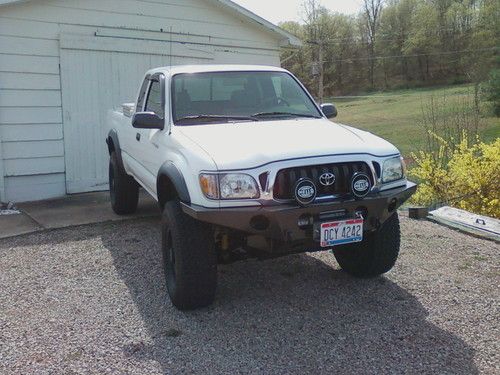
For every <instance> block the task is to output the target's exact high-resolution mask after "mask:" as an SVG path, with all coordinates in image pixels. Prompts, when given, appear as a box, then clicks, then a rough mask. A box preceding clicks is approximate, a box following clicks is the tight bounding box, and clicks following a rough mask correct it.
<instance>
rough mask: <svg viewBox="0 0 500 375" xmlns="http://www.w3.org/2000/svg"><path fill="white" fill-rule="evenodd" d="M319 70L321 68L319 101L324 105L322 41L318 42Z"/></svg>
mask: <svg viewBox="0 0 500 375" xmlns="http://www.w3.org/2000/svg"><path fill="white" fill-rule="evenodd" d="M318 68H319V75H318V80H319V82H318V100H319V104H323V94H324V86H323V80H324V69H323V43H322V41H321V40H319V41H318Z"/></svg>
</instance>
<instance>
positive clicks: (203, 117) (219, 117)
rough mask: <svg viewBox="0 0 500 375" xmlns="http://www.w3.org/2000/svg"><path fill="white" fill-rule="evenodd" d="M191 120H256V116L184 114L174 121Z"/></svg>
mask: <svg viewBox="0 0 500 375" xmlns="http://www.w3.org/2000/svg"><path fill="white" fill-rule="evenodd" d="M193 120H208V121H210V120H227V121H230V120H245V121H258V120H257V119H256V118H253V117H249V116H229V115H195V116H185V117H181V118H179V119H177V120H176V122H177V123H178V122H181V121H193Z"/></svg>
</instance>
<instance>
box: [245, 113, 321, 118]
mask: <svg viewBox="0 0 500 375" xmlns="http://www.w3.org/2000/svg"><path fill="white" fill-rule="evenodd" d="M264 116H293V117H309V118H320V117H319V116H314V115H311V114H305V113H293V112H259V113H255V114H253V115H252V117H254V118H255V117H264Z"/></svg>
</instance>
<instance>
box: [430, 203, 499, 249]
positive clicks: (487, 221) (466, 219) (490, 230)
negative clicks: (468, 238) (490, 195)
mask: <svg viewBox="0 0 500 375" xmlns="http://www.w3.org/2000/svg"><path fill="white" fill-rule="evenodd" d="M428 217H429V219H431V220H434V221H436V222H438V223H440V224H444V225H448V226H450V227H453V228H456V229H459V230H462V231H464V232H468V233H472V234H474V235H476V236H480V237H485V238H489V239H491V240H494V241H500V220H498V219H494V218H492V217H488V216H482V215H477V214H474V213H472V212H468V211H464V210H460V209H458V208H453V207H448V206H445V207H441V208H438V209H437V210H434V211H431V212H430V213H429V216H428Z"/></svg>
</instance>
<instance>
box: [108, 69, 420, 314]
mask: <svg viewBox="0 0 500 375" xmlns="http://www.w3.org/2000/svg"><path fill="white" fill-rule="evenodd" d="M122 107H123V108H122V110H120V111H112V112H110V115H109V120H108V121H109V126H110V131H109V134H108V137H107V140H106V141H107V144H108V149H109V153H110V164H109V184H110V195H111V205H112V208H113V210H114V211H115V212H116V213H118V214H129V213H132V212H134V210H135V209H136V208H137V202H138V190H139V187H142V188H144V189H145V190H146V191H147V192H148V193H149V194H151V195H152V196H153V197H154V198H155V199H156V200H157V201H158V203H159V205H160V207H161V209H162V213H163V215H162V224H161V227H162V228H161V230H162V251H163V260H164V268H165V276H166V283H167V289H168V293H169V295H170V298H171V300H172V302H173V303H174V305H175V306H177V307H178V308H180V309H192V308H197V307H201V306H206V305H208V304H210V303H211V302H212V301H213V299H214V296H215V290H216V283H217V264H218V263H219V262H229V261H232V260H235V259H241V258H242V257H248V256H253V257H259V258H265V257H275V256H281V255H286V254H290V253H296V252H305V251H318V250H326V249H332V250H333V254H334V255H335V258H336V259H337V261H338V263H339V264H340V266H341V267H342V269H344V270H345V271H346V272H348V273H349V274H351V275H354V276H357V277H373V276H377V275H380V274H382V273H384V272H387V271H388V270H389V269H391V268H392V267H393V265H394V263H395V261H396V258H397V256H398V252H399V244H400V231H399V221H398V215H397V212H396V210H397V208H398V207H399V206H400V205H401V204H402V203H403V202H404V201H405V200H407V199H408V198H409V197H410V195H411V194H413V193H414V192H415V189H416V185H415V184H414V183H412V182H410V181H407V179H406V176H405V166H404V162H403V159H402V157H401V155H400V153H399V151H398V150H397V149H396V147H394V146H393V145H392V144H390V143H389V142H387V141H385V140H383V139H381V138H379V137H377V136H375V135H373V134H371V133H368V132H365V131H362V130H359V129H355V128H352V127H349V126H345V125H342V124H338V123H334V122H331V121H330V120H329V118H332V117H335V116H336V114H337V111H336V109H335V107H334V106H333V105H332V104H323V105H321V106H319V105H317V104H316V102H315V101H314V99H313V98H312V97H311V95H310V94H309V93H308V92H307V90H306V89H305V88H304V86H303V85H302V84H301V83H300V82H299V81H298V80H297V79H296V78H295V77H294V76H293V75H292V74H291V73H289V72H288V71H286V70H284V69H280V68H274V67H264V66H234V65H217V66H215V65H214V66H177V67H166V68H158V69H153V70H151V71H149V72H147V74H146V76H145V78H144V81H143V82H142V83H141V85H140V88H139V93H138V95H137V101H136V102H135V103H133V104H124V105H123V106H122Z"/></svg>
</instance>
